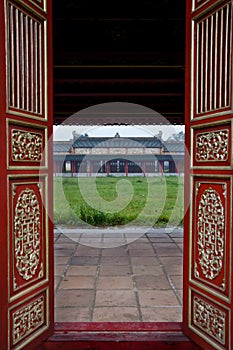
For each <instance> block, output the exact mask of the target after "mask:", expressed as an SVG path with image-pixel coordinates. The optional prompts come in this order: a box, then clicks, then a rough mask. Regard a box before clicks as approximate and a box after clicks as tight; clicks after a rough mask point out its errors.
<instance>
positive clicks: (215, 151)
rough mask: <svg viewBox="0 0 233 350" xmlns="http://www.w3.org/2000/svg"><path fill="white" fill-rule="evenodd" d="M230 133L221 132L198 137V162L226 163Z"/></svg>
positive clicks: (226, 131) (212, 132)
mask: <svg viewBox="0 0 233 350" xmlns="http://www.w3.org/2000/svg"><path fill="white" fill-rule="evenodd" d="M228 148H229V131H228V130H219V131H211V132H206V133H202V134H197V135H196V152H195V155H196V161H197V162H210V161H215V162H225V161H227V159H228Z"/></svg>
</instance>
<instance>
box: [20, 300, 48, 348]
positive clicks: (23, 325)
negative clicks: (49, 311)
mask: <svg viewBox="0 0 233 350" xmlns="http://www.w3.org/2000/svg"><path fill="white" fill-rule="evenodd" d="M44 308H45V305H44V297H43V296H42V297H40V298H39V299H38V300H36V301H34V302H33V303H31V304H29V305H27V306H25V307H23V308H21V309H20V310H18V311H16V312H14V313H13V344H14V345H15V344H16V343H18V342H19V341H20V340H22V339H23V338H25V337H26V336H28V335H29V334H31V333H32V332H34V331H35V330H36V329H38V328H39V327H40V326H41V325H42V324H43V323H44V320H45V317H44V315H45V312H44Z"/></svg>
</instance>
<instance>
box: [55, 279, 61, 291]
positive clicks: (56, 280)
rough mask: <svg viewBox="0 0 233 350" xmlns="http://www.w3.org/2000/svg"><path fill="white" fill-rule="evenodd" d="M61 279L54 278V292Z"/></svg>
mask: <svg viewBox="0 0 233 350" xmlns="http://www.w3.org/2000/svg"><path fill="white" fill-rule="evenodd" d="M60 281H61V277H54V290H56V289H57V288H58V286H59V284H60Z"/></svg>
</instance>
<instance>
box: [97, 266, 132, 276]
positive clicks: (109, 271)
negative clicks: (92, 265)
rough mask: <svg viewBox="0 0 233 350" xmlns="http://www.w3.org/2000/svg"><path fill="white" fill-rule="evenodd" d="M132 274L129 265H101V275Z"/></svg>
mask: <svg viewBox="0 0 233 350" xmlns="http://www.w3.org/2000/svg"><path fill="white" fill-rule="evenodd" d="M127 275H130V267H129V266H128V265H118V266H116V265H101V266H100V276H127Z"/></svg>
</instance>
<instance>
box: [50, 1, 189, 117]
mask: <svg viewBox="0 0 233 350" xmlns="http://www.w3.org/2000/svg"><path fill="white" fill-rule="evenodd" d="M53 11H54V15H53V23H54V123H55V124H60V123H62V122H63V120H64V119H66V118H68V117H70V116H71V115H72V114H74V113H76V112H78V111H80V110H82V109H84V108H87V107H89V106H92V105H95V104H99V103H105V102H130V103H136V104H140V105H143V106H146V107H149V108H152V109H153V110H155V111H157V112H158V113H160V114H162V115H163V116H164V117H165V118H167V120H168V122H170V123H173V124H182V123H183V120H184V51H185V50H184V48H185V0H179V2H178V3H177V2H175V1H174V0H160V1H155V0H144V1H137V0H134V1H131V0H128V1H127V0H124V1H122V0H118V1H106V0H102V1H98V2H97V1H96V0H85V1H79V0H65V1H64V0H54V1H53ZM70 120H71V121H70V122H71V123H72V119H70ZM73 122H74V123H75V120H74V119H73Z"/></svg>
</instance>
